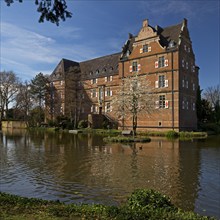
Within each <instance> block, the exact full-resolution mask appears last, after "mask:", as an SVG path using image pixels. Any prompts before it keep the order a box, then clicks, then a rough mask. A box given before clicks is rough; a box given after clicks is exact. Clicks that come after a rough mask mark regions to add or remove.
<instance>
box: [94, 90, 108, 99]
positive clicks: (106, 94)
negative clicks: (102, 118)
mask: <svg viewBox="0 0 220 220" xmlns="http://www.w3.org/2000/svg"><path fill="white" fill-rule="evenodd" d="M99 96H102V93H101V94H99ZM105 96H112V90H111V89H110V88H106V90H105ZM97 97H98V92H96V89H92V91H91V98H97Z"/></svg>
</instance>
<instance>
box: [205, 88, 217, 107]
mask: <svg viewBox="0 0 220 220" xmlns="http://www.w3.org/2000/svg"><path fill="white" fill-rule="evenodd" d="M203 95H204V97H205V99H206V100H208V101H209V102H210V104H211V105H212V106H213V107H214V106H215V105H216V104H217V103H219V102H220V86H219V85H217V86H210V87H208V88H207V89H206V90H205V92H204V94H203Z"/></svg>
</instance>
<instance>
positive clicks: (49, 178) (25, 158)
mask: <svg viewBox="0 0 220 220" xmlns="http://www.w3.org/2000/svg"><path fill="white" fill-rule="evenodd" d="M0 156H1V166H0V190H1V191H3V192H8V193H12V194H16V195H21V196H27V197H35V198H42V199H50V200H58V199H59V200H60V201H63V202H66V203H71V202H74V203H78V202H84V203H102V204H106V205H117V204H120V203H122V202H124V201H125V200H126V197H127V196H128V195H129V194H130V193H131V192H132V191H134V189H136V188H151V189H156V190H159V191H160V192H161V193H163V194H166V195H168V196H169V197H170V198H171V199H172V202H173V203H174V204H175V205H177V206H179V207H180V208H182V209H184V210H192V211H195V212H197V213H199V214H202V215H210V216H215V217H217V218H218V219H220V136H210V137H208V138H207V139H205V140H189V141H180V140H173V141H170V140H167V139H165V138H153V139H152V141H151V142H150V143H144V144H143V143H137V144H132V145H127V144H109V143H108V144H107V143H104V142H103V137H102V136H97V135H82V134H78V135H74V134H68V133H52V132H50V133H48V132H46V133H45V132H39V131H33V132H27V131H25V130H7V131H2V132H0Z"/></svg>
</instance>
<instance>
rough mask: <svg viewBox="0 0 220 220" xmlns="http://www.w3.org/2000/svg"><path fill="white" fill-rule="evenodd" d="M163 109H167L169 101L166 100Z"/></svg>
mask: <svg viewBox="0 0 220 220" xmlns="http://www.w3.org/2000/svg"><path fill="white" fill-rule="evenodd" d="M165 108H169V101H168V100H166V101H165Z"/></svg>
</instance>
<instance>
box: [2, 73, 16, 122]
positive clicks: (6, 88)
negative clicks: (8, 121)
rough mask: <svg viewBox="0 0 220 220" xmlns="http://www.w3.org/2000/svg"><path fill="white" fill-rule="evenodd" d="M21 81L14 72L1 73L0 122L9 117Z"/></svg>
mask: <svg viewBox="0 0 220 220" xmlns="http://www.w3.org/2000/svg"><path fill="white" fill-rule="evenodd" d="M19 85H20V80H19V78H18V77H17V76H16V74H15V73H14V72H12V71H9V72H6V71H3V72H0V120H2V118H3V117H7V113H8V108H9V104H10V103H12V102H13V101H14V100H15V97H16V94H17V92H18V89H19Z"/></svg>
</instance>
